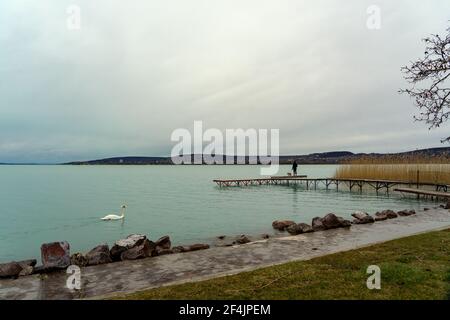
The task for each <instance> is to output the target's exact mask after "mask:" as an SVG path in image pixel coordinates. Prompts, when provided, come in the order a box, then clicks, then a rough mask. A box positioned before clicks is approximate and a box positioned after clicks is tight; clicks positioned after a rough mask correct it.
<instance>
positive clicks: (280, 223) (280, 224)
mask: <svg viewBox="0 0 450 320" xmlns="http://www.w3.org/2000/svg"><path fill="white" fill-rule="evenodd" d="M291 224H295V222H294V221H292V220H275V221H274V222H272V227H273V228H274V229H276V230H280V231H284V230H286V228H287V227H289V226H290V225H291Z"/></svg>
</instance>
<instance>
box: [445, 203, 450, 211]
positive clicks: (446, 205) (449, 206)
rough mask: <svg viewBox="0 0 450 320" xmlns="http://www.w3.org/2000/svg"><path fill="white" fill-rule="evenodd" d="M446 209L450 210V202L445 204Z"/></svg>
mask: <svg viewBox="0 0 450 320" xmlns="http://www.w3.org/2000/svg"><path fill="white" fill-rule="evenodd" d="M444 209H450V201H449V202H447V203H446V204H445V207H444Z"/></svg>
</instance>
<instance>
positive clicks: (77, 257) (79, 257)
mask: <svg viewBox="0 0 450 320" xmlns="http://www.w3.org/2000/svg"><path fill="white" fill-rule="evenodd" d="M70 264H72V265H76V266H79V267H85V266H87V265H88V259H87V258H86V257H85V256H84V255H83V254H82V253H80V252H77V253H74V254H73V255H71V256H70Z"/></svg>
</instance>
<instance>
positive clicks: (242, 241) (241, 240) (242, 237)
mask: <svg viewBox="0 0 450 320" xmlns="http://www.w3.org/2000/svg"><path fill="white" fill-rule="evenodd" d="M249 242H250V239H249V238H248V237H247V236H246V235H245V234H242V235H240V236H239V237H237V238H236V240H234V243H235V244H246V243H249Z"/></svg>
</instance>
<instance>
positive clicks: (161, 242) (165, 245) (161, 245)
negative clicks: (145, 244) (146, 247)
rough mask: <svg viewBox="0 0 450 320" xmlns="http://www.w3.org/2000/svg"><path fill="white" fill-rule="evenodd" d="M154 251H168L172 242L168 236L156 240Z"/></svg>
mask: <svg viewBox="0 0 450 320" xmlns="http://www.w3.org/2000/svg"><path fill="white" fill-rule="evenodd" d="M155 246H156V250H163V249H170V247H171V246H172V242H171V241H170V237H169V236H164V237H161V238H159V239H158V240H156V242H155Z"/></svg>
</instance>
